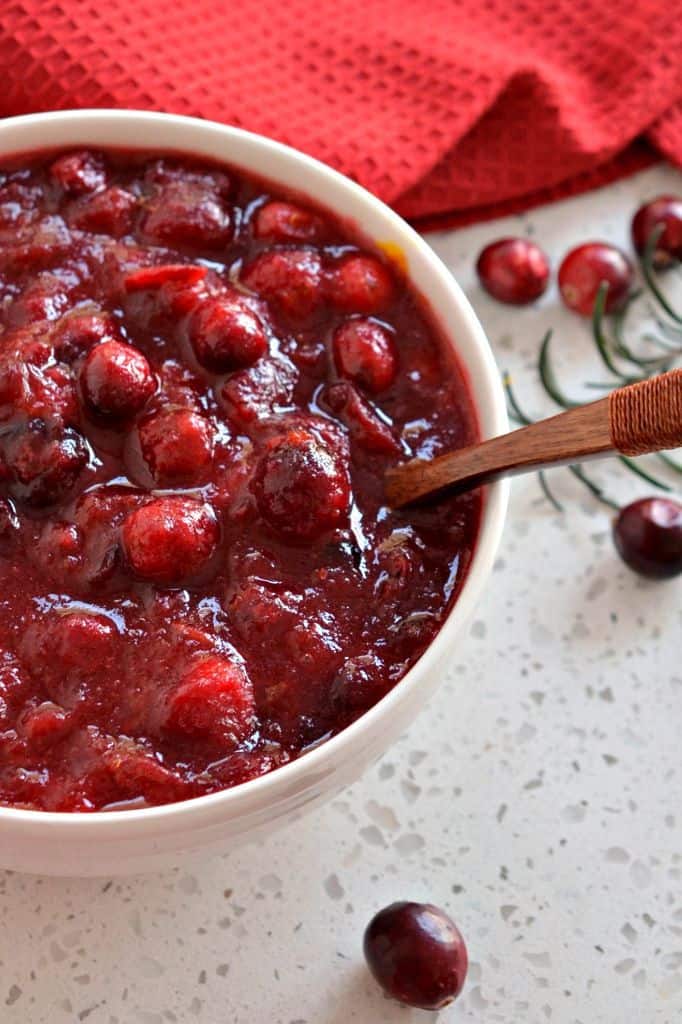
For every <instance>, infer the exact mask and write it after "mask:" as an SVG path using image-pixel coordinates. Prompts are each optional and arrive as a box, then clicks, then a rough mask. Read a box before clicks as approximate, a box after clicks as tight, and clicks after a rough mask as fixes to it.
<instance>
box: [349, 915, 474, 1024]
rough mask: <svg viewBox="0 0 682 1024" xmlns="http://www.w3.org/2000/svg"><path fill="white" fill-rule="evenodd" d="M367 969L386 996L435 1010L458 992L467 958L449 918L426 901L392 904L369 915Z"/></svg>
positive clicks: (464, 974)
mask: <svg viewBox="0 0 682 1024" xmlns="http://www.w3.org/2000/svg"><path fill="white" fill-rule="evenodd" d="M364 951H365V959H366V960H367V964H368V966H369V969H370V971H371V972H372V974H373V975H374V977H375V978H376V980H377V981H378V983H379V984H380V985H381V987H382V988H383V989H384V991H385V992H386V993H388V995H390V996H392V997H393V998H394V999H398V1000H400V1002H401V1003H407V1005H408V1006H415V1007H418V1008H420V1009H423V1010H440V1009H442V1008H443V1007H444V1006H447V1005H448V1004H449V1003H451V1002H453V1000H455V999H456V998H457V996H458V995H459V993H460V992H461V991H462V986H463V985H464V979H465V978H466V973H467V967H468V957H467V950H466V946H465V945H464V939H463V938H462V936H461V935H460V933H459V931H458V929H457V928H456V926H455V924H454V922H453V921H452V920H451V919H450V918H449V917H448V916H447V914H445V913H444V912H443V911H442V910H439V909H438V907H434V906H432V905H431V904H430V903H404V902H401V903H392V904H391V905H390V906H388V907H385V908H384V909H383V910H380V911H379V913H378V914H376V916H375V917H373V918H372V920H371V921H370V923H369V925H368V926H367V930H366V931H365V939H364Z"/></svg>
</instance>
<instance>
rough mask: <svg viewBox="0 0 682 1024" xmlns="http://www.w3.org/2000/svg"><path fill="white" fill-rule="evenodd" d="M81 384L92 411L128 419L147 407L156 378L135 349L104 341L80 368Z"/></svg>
mask: <svg viewBox="0 0 682 1024" xmlns="http://www.w3.org/2000/svg"><path fill="white" fill-rule="evenodd" d="M80 386H81V393H82V395H83V399H84V401H85V403H86V405H87V407H88V408H89V409H90V411H91V412H94V413H95V414H96V415H97V416H101V417H104V418H105V419H112V420H126V419H131V418H132V417H133V416H135V415H136V413H138V412H140V410H141V409H143V408H144V406H145V405H146V403H147V400H148V399H149V398H150V397H151V395H152V394H153V393H154V390H155V388H156V381H155V379H154V374H153V373H152V370H151V367H150V365H149V363H148V362H147V360H146V359H145V357H144V356H143V355H142V353H141V352H139V351H138V350H137V349H136V348H133V347H132V345H124V344H123V343H122V342H120V341H105V342H103V343H102V344H101V345H97V346H96V347H95V348H93V349H92V351H91V352H90V353H89V354H88V356H87V358H86V360H85V362H84V363H83V366H82V367H81V372H80Z"/></svg>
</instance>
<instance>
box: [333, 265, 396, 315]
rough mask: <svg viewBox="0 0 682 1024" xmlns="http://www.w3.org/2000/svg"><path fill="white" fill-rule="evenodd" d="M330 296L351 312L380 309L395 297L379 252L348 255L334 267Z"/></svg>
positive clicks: (377, 311) (373, 311)
mask: <svg viewBox="0 0 682 1024" xmlns="http://www.w3.org/2000/svg"><path fill="white" fill-rule="evenodd" d="M330 297H331V300H332V302H333V303H334V305H335V306H336V308H337V309H342V310H345V311H346V312H348V313H380V312H381V311H382V310H383V309H385V308H386V306H388V305H389V303H390V301H391V299H392V298H393V281H392V280H391V275H390V274H389V272H388V270H387V269H386V267H385V266H384V265H383V263H381V262H380V261H379V260H378V259H377V258H376V256H367V255H365V254H364V253H357V254H356V255H352V256H345V257H344V258H343V259H342V260H341V261H340V262H339V263H338V264H337V265H336V266H335V267H334V270H333V271H332V275H331V282H330Z"/></svg>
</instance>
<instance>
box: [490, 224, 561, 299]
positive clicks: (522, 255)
mask: <svg viewBox="0 0 682 1024" xmlns="http://www.w3.org/2000/svg"><path fill="white" fill-rule="evenodd" d="M476 272H477V274H478V277H479V279H480V282H481V284H482V285H483V287H484V288H485V290H486V291H487V292H488V293H489V294H490V295H492V296H493V298H495V299H499V301H500V302H507V303H509V304H510V305H514V306H524V305H526V304H527V303H529V302H533V301H534V300H535V299H538V298H539V297H540V296H541V295H542V293H543V292H544V291H545V289H546V288H547V282H548V281H549V260H548V259H547V257H546V256H545V254H544V252H543V251H542V249H541V248H540V246H539V245H536V244H535V242H531V241H530V240H529V239H527V238H501V239H500V240H499V241H497V242H491V243H490V245H486V247H485V249H483V251H482V252H481V254H480V256H479V257H478V261H477V263H476Z"/></svg>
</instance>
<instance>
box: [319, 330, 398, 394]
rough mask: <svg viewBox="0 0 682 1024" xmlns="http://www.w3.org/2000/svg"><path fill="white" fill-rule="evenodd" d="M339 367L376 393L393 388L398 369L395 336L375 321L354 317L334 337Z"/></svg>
mask: <svg viewBox="0 0 682 1024" xmlns="http://www.w3.org/2000/svg"><path fill="white" fill-rule="evenodd" d="M332 350H333V353H334V363H335V365H336V370H337V372H338V373H339V374H340V376H341V377H347V378H348V379H349V380H352V381H355V383H356V384H360V385H361V387H363V388H365V390H366V391H370V392H371V393H372V394H373V395H377V394H379V392H380V391H385V390H386V388H388V387H390V386H391V384H392V383H393V381H394V380H395V376H396V373H397V371H398V355H397V352H396V346H395V341H394V340H393V336H392V335H391V334H390V333H389V331H387V330H386V328H385V327H382V326H381V324H378V323H377V322H376V321H375V320H367V319H365V318H364V317H354V318H353V319H352V320H346V322H345V323H343V324H341V326H340V327H337V329H336V331H335V332H334V337H333V339H332Z"/></svg>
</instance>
